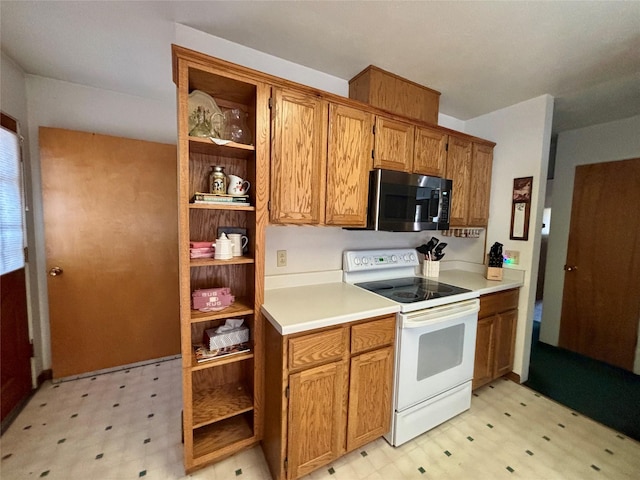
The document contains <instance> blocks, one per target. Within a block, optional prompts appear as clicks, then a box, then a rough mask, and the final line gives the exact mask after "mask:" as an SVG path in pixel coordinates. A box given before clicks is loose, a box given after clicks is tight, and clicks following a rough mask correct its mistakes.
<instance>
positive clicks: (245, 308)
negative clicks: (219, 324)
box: [191, 298, 254, 323]
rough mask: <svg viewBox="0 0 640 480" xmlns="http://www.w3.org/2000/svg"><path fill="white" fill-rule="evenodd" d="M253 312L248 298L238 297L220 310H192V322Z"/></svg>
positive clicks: (251, 313)
mask: <svg viewBox="0 0 640 480" xmlns="http://www.w3.org/2000/svg"><path fill="white" fill-rule="evenodd" d="M253 313H254V312H253V307H251V306H250V305H249V304H248V303H247V301H246V299H243V298H236V300H235V302H234V303H233V304H231V305H229V306H228V307H227V308H225V309H224V310H220V311H218V312H201V311H200V310H191V323H197V322H206V321H208V320H219V319H221V318H229V317H235V316H239V315H253Z"/></svg>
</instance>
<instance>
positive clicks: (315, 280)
mask: <svg viewBox="0 0 640 480" xmlns="http://www.w3.org/2000/svg"><path fill="white" fill-rule="evenodd" d="M503 273H504V278H503V280H501V281H495V280H487V279H486V278H484V275H483V274H482V273H477V272H472V271H468V270H458V269H453V270H441V271H440V276H439V277H438V281H440V282H443V283H448V284H450V285H455V286H458V287H462V288H467V289H469V290H474V291H478V292H479V294H480V295H486V294H488V293H494V292H499V291H501V290H508V289H511V288H518V287H520V286H522V284H523V281H522V278H523V273H524V272H522V271H520V270H510V269H505V271H504V272H503ZM265 280H266V282H265V286H266V288H265V292H264V304H263V305H262V313H263V314H264V315H265V317H266V318H267V319H268V320H269V322H270V323H271V324H272V325H273V326H274V327H275V328H276V330H277V331H278V332H279V333H280V334H282V335H289V334H292V333H299V332H305V331H308V330H313V329H315V328H322V327H330V326H333V325H339V324H341V323H346V322H352V321H355V320H363V319H366V318H371V317H376V316H379V315H388V314H390V313H396V312H399V311H400V306H399V305H398V304H397V303H396V302H393V301H391V300H388V299H386V298H384V297H381V296H380V295H376V294H375V293H371V292H369V291H367V290H364V289H362V288H360V287H355V286H353V285H351V284H348V283H344V282H342V270H339V271H329V272H312V273H309V274H294V275H283V276H274V277H267V278H266V279H265Z"/></svg>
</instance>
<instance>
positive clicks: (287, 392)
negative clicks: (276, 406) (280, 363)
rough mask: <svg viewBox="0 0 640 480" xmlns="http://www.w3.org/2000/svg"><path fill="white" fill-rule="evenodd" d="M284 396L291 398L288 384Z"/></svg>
mask: <svg viewBox="0 0 640 480" xmlns="http://www.w3.org/2000/svg"><path fill="white" fill-rule="evenodd" d="M284 396H285V397H286V398H289V385H287V386H286V388H285V389H284Z"/></svg>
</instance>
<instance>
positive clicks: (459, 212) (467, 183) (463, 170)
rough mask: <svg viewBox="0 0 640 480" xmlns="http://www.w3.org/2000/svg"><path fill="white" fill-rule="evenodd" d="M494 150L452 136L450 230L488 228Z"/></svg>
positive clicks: (449, 160)
mask: <svg viewBox="0 0 640 480" xmlns="http://www.w3.org/2000/svg"><path fill="white" fill-rule="evenodd" d="M492 164H493V147H492V146H490V145H485V144H480V143H477V142H473V141H471V140H468V139H466V138H461V137H457V136H455V135H449V143H448V151H447V166H446V174H445V177H446V178H449V179H451V180H453V191H452V194H451V214H450V225H451V227H452V228H453V227H486V226H487V223H488V221H489V199H490V195H491V168H492Z"/></svg>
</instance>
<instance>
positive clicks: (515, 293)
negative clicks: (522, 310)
mask: <svg viewBox="0 0 640 480" xmlns="http://www.w3.org/2000/svg"><path fill="white" fill-rule="evenodd" d="M519 294H520V289H519V288H513V289H510V290H503V291H501V292H495V293H489V294H487V295H481V296H480V311H479V312H478V318H484V317H488V316H491V315H495V314H496V313H500V312H506V311H507V310H513V309H517V308H518V298H519Z"/></svg>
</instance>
